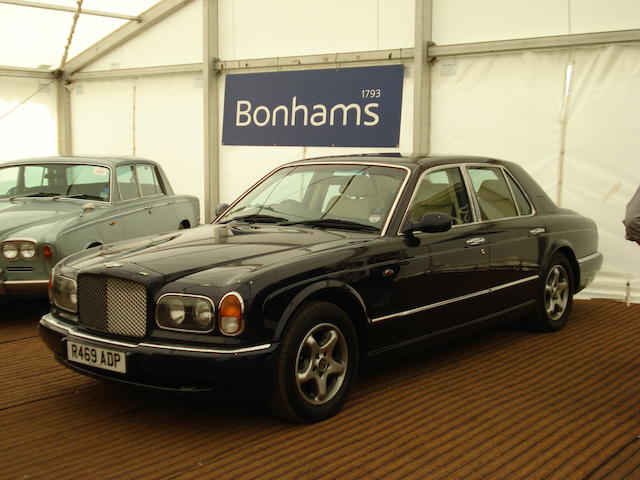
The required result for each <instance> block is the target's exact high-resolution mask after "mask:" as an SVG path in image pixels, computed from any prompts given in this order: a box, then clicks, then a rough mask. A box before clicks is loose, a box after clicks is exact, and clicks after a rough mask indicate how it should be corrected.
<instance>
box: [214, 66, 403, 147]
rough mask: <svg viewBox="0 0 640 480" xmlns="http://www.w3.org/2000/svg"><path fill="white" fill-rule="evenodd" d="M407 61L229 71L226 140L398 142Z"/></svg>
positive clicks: (336, 143)
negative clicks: (262, 71) (381, 63)
mask: <svg viewBox="0 0 640 480" xmlns="http://www.w3.org/2000/svg"><path fill="white" fill-rule="evenodd" d="M402 80H403V66H402V65H389V66H382V67H358V68H344V69H339V70H335V69H331V70H305V71H290V72H272V73H248V74H237V75H227V81H226V85H225V96H224V123H223V127H222V143H223V144H224V145H298V146H336V147H397V146H398V142H399V138H400V112H401V107H402Z"/></svg>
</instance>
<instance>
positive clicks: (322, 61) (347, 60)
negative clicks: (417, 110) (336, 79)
mask: <svg viewBox="0 0 640 480" xmlns="http://www.w3.org/2000/svg"><path fill="white" fill-rule="evenodd" d="M413 52H414V49H413V48H404V49H399V48H398V49H392V50H371V51H363V52H347V53H328V54H320V55H299V56H293V57H272V58H255V59H247V60H227V61H218V62H216V63H215V69H216V72H228V71H234V72H237V71H250V70H294V69H302V68H307V67H310V66H314V67H317V66H326V67H339V66H344V65H345V64H351V63H380V62H389V61H392V62H394V63H397V62H398V61H405V60H411V59H413Z"/></svg>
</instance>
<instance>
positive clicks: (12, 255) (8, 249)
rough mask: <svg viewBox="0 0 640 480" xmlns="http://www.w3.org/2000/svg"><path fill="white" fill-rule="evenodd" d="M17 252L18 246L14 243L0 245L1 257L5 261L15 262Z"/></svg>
mask: <svg viewBox="0 0 640 480" xmlns="http://www.w3.org/2000/svg"><path fill="white" fill-rule="evenodd" d="M18 254H19V250H18V245H16V244H15V243H14V242H5V243H3V244H2V255H3V256H4V258H6V259H7V260H15V259H16V258H18Z"/></svg>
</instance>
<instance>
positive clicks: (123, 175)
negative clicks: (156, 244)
mask: <svg viewBox="0 0 640 480" xmlns="http://www.w3.org/2000/svg"><path fill="white" fill-rule="evenodd" d="M116 181H117V185H118V191H119V194H120V202H119V204H118V211H119V213H120V215H121V216H122V217H121V218H122V223H123V225H124V237H125V238H136V237H141V236H144V235H151V234H155V233H161V232H164V231H168V230H171V228H167V227H165V226H164V225H163V224H162V222H163V220H162V215H161V212H158V211H154V204H153V200H154V198H145V197H143V196H142V192H141V189H140V185H139V183H138V178H137V175H136V169H135V166H134V165H132V164H128V165H121V166H119V167H117V168H116Z"/></svg>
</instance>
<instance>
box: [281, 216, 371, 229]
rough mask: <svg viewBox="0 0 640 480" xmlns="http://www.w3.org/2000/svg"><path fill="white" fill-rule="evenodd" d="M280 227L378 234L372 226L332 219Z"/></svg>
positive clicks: (296, 222) (320, 219) (294, 222)
mask: <svg viewBox="0 0 640 480" xmlns="http://www.w3.org/2000/svg"><path fill="white" fill-rule="evenodd" d="M280 225H285V226H286V225H305V226H308V227H320V228H323V227H324V228H344V229H347V230H366V231H367V232H379V231H380V229H379V228H378V227H374V226H373V225H365V224H363V223H358V222H352V221H349V220H338V219H333V218H318V219H316V220H300V221H293V222H284V223H281V224H280Z"/></svg>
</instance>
